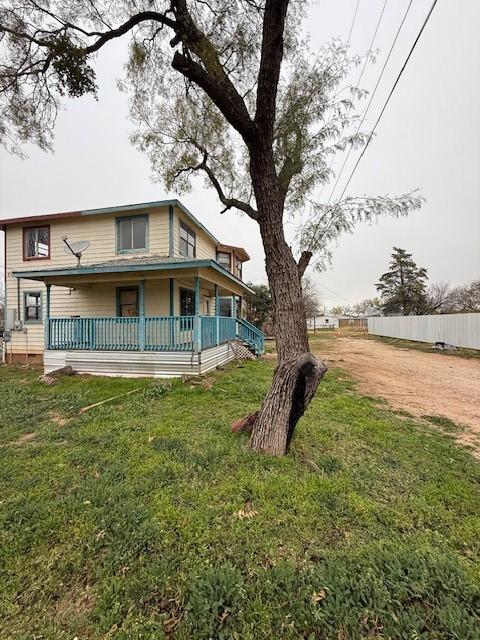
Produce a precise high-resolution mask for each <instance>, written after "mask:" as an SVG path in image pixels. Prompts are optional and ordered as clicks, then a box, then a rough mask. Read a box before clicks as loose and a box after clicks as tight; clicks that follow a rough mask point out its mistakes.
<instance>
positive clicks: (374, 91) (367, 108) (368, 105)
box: [327, 0, 413, 207]
mask: <svg viewBox="0 0 480 640" xmlns="http://www.w3.org/2000/svg"><path fill="white" fill-rule="evenodd" d="M412 3H413V0H410V2H409V3H408V6H407V9H406V11H405V13H404V14H403V18H402V20H401V22H400V25H399V26H398V29H397V32H396V34H395V37H394V39H393V42H392V44H391V46H390V50H389V52H388V55H387V57H386V58H385V62H384V63H383V67H382V69H381V71H380V75H379V76H378V79H377V82H376V84H375V87H374V88H373V91H372V93H371V95H370V100H369V101H368V104H367V106H366V108H365V111H364V112H363V115H362V119H361V120H360V122H359V124H358V126H357V130H356V131H355V136H356V135H358V133H359V131H360V129H361V128H362V126H363V123H364V122H365V118H366V117H367V114H368V112H369V110H370V107H371V105H372V102H373V99H374V98H375V95H376V93H377V89H378V87H379V85H380V82H381V81H382V78H383V74H384V73H385V69H386V67H387V64H388V62H389V60H390V57H391V55H392V52H393V49H394V48H395V44H396V42H397V40H398V36H399V35H400V32H401V31H402V29H403V25H404V24H405V20H406V19H407V16H408V13H409V11H410V7H411V6H412ZM367 144H368V142H367ZM352 148H353V147H352V146H350V149H349V150H348V153H347V155H346V157H345V159H344V161H343V164H342V166H341V168H340V171H339V173H338V175H337V179H336V180H335V184H334V185H333V189H332V191H331V193H330V197H329V198H328V202H327V207H328V205H329V204H330V201H331V200H332V198H333V194H334V193H335V189H336V188H337V185H338V183H339V182H340V178H341V177H342V174H343V170H344V169H345V165H346V164H347V162H348V159H349V157H350V154H351V153H352Z"/></svg>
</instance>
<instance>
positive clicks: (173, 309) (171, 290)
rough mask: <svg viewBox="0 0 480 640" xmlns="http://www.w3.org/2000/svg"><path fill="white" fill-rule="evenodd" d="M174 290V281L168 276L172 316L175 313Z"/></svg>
mask: <svg viewBox="0 0 480 640" xmlns="http://www.w3.org/2000/svg"><path fill="white" fill-rule="evenodd" d="M174 292H175V282H174V279H173V278H170V315H171V316H174V315H175V298H174Z"/></svg>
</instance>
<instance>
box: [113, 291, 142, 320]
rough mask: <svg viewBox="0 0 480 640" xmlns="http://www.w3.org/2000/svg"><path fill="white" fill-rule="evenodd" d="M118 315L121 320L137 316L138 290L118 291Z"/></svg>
mask: <svg viewBox="0 0 480 640" xmlns="http://www.w3.org/2000/svg"><path fill="white" fill-rule="evenodd" d="M118 302H119V304H118V306H119V315H120V317H122V318H133V317H137V316H138V289H137V288H135V287H132V288H129V289H120V292H119V301H118Z"/></svg>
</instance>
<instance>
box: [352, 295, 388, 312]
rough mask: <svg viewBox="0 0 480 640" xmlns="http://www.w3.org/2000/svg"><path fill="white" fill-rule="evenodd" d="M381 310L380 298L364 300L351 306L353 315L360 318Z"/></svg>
mask: <svg viewBox="0 0 480 640" xmlns="http://www.w3.org/2000/svg"><path fill="white" fill-rule="evenodd" d="M381 310H382V301H381V300H380V298H365V299H364V300H360V302H357V303H356V304H354V305H353V315H355V316H362V315H365V314H366V313H377V312H380V311H381Z"/></svg>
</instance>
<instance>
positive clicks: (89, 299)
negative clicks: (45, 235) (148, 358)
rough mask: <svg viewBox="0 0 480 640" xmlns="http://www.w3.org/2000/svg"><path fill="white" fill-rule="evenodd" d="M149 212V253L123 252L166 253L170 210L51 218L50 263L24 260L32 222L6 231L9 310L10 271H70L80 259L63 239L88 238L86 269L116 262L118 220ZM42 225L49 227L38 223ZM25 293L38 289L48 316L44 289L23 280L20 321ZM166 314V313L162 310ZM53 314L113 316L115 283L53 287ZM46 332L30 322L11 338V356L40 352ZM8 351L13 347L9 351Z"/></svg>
mask: <svg viewBox="0 0 480 640" xmlns="http://www.w3.org/2000/svg"><path fill="white" fill-rule="evenodd" d="M136 213H138V214H141V215H147V214H148V218H149V219H148V251H146V252H140V253H131V254H123V255H122V258H124V257H129V258H132V259H135V258H138V257H140V256H142V255H150V254H154V255H163V256H167V255H168V250H169V231H168V208H167V207H162V208H158V209H151V210H149V209H145V210H144V209H141V210H138V212H135V211H130V212H128V213H122V214H118V215H116V214H105V215H92V216H81V217H75V218H64V219H52V220H51V221H50V259H49V260H23V227H24V226H32V223H31V222H29V223H26V224H25V225H23V224H14V225H8V227H7V231H6V251H7V256H6V258H7V279H6V293H7V307H8V308H9V309H15V310H16V309H17V280H16V278H13V277H12V275H11V273H12V271H26V270H29V271H33V270H42V269H49V268H55V267H71V266H74V265H75V261H76V258H74V257H73V256H72V255H68V254H66V253H65V251H64V246H65V245H64V243H63V242H62V237H63V236H68V239H69V240H70V241H72V242H73V241H77V240H89V241H90V243H91V244H90V247H89V248H88V249H87V251H85V254H84V256H83V257H82V265H83V266H88V265H89V264H95V263H98V262H105V261H109V260H114V259H115V258H116V257H117V253H116V222H115V220H116V218H120V217H125V216H126V217H128V216H131V215H135V214H136ZM39 224H45V223H43V222H39ZM26 291H40V292H41V293H42V302H43V312H45V301H46V287H45V285H44V284H43V283H41V282H37V281H35V280H25V279H22V280H20V319H21V320H24V317H23V315H24V310H23V306H24V305H23V300H24V293H25V292H26ZM162 313H163V311H162ZM51 315H52V316H57V317H59V316H60V317H61V316H70V315H81V316H112V315H115V288H114V287H113V288H112V285H111V284H109V285H103V286H101V285H99V284H92V285H91V287H89V288H82V289H78V290H75V291H72V290H71V289H67V288H63V287H52V296H51ZM43 336H44V329H43V325H42V324H34V323H27V324H26V325H25V332H24V333H20V332H14V333H13V334H12V345H11V346H12V352H13V353H23V352H24V351H25V350H26V349H27V348H28V351H29V353H41V352H42V350H43V344H44V339H43ZM9 350H10V347H9Z"/></svg>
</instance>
